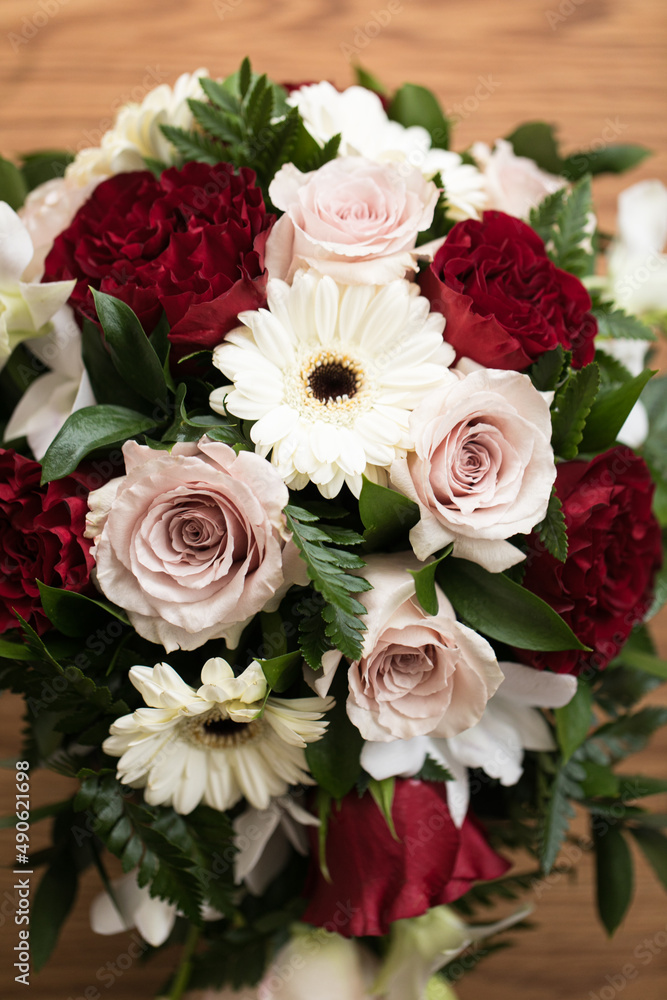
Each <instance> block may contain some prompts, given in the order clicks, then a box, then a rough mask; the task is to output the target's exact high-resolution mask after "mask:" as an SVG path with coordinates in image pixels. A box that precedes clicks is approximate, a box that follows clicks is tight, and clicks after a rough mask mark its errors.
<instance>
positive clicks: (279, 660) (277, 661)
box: [257, 649, 303, 694]
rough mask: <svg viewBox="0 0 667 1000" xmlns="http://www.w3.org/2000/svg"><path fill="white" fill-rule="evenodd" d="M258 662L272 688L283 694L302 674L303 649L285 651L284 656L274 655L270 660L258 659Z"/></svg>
mask: <svg viewBox="0 0 667 1000" xmlns="http://www.w3.org/2000/svg"><path fill="white" fill-rule="evenodd" d="M257 662H258V663H259V665H260V667H261V668H262V670H263V671H264V676H265V677H266V680H267V683H268V685H269V687H270V688H271V690H272V691H277V692H278V694H281V693H282V692H283V691H286V690H287V688H288V687H290V685H292V684H293V683H294V681H295V680H296V679H297V678H298V677H299V676H300V674H301V664H302V662H303V657H302V655H301V650H299V649H297V650H296V652H294V653H285V655H284V656H274V657H273V658H272V659H270V660H257Z"/></svg>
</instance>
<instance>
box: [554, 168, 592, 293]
mask: <svg viewBox="0 0 667 1000" xmlns="http://www.w3.org/2000/svg"><path fill="white" fill-rule="evenodd" d="M592 210H593V199H592V195H591V179H590V177H584V178H583V179H582V180H580V181H577V183H576V184H575V185H574V187H573V188H572V189H571V191H569V192H568V194H567V195H566V197H565V201H564V203H563V206H562V208H561V210H560V212H559V213H558V216H557V218H556V225H555V227H554V229H553V230H552V231H551V237H550V240H549V244H551V248H550V247H549V245H547V250H548V251H549V255H550V257H551V259H552V260H553V262H554V263H555V264H556V266H557V267H560V268H562V269H563V270H564V271H569V272H570V274H576V275H578V276H579V277H583V276H584V275H587V274H590V273H591V270H592V262H593V255H592V253H591V251H590V250H589V249H587V247H588V245H589V244H590V232H589V228H590V220H591V212H592Z"/></svg>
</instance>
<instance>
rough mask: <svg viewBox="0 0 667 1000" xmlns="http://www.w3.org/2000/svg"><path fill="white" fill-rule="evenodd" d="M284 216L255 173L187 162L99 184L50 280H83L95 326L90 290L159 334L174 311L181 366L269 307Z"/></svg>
mask: <svg viewBox="0 0 667 1000" xmlns="http://www.w3.org/2000/svg"><path fill="white" fill-rule="evenodd" d="M273 221H274V216H272V215H268V214H267V212H266V209H265V207H264V199H263V197H262V192H261V190H260V189H259V188H258V187H256V186H255V174H254V172H253V171H252V170H249V169H247V168H243V169H241V170H239V171H238V173H236V172H235V171H234V168H233V167H232V166H230V165H229V164H227V163H219V164H217V165H216V166H214V167H211V166H208V165H207V164H205V163H186V164H185V166H184V167H183V168H182V169H181V170H177V169H176V168H175V167H174V168H171V169H170V170H165V171H164V173H163V174H162V176H161V177H160V178H159V179H158V178H156V177H154V176H153V174H151V173H149V172H147V171H139V172H134V173H125V174H118V175H117V176H116V177H111V178H110V179H109V180H107V181H103V182H102V183H101V184H99V185H98V186H97V187H96V188H95V190H94V191H93V193H92V195H91V196H90V198H89V199H88V201H87V202H86V203H85V204H84V205H83V206H82V207H81V208H80V209H79V211H78V212H77V214H76V215H75V217H74V220H73V221H72V223H71V225H70V226H69V228H68V229H66V230H65V231H64V232H63V233H61V234H60V236H58V238H57V239H56V241H55V243H54V245H53V248H52V250H51V252H50V253H49V255H48V257H47V258H46V263H45V270H44V279H43V280H44V281H61V280H63V279H64V278H76V279H77V284H76V287H75V289H74V291H73V292H72V296H71V299H70V303H71V304H72V305H73V306H74V307H75V308H76V310H77V311H78V313H79V314H80V315H83V316H89V317H90V318H92V319H95V317H96V313H95V306H94V303H93V297H92V294H91V292H90V290H89V287H88V286H89V285H92V286H93V287H94V288H96V289H100V290H101V291H103V292H108V293H109V294H110V295H114V296H115V297H116V298H119V299H122V300H123V302H126V303H127V304H128V305H129V306H131V308H132V309H133V310H134V311H135V313H136V314H137V316H138V317H139V319H140V320H141V323H142V325H143V327H144V329H145V330H146V332H147V333H151V331H152V330H153V329H154V327H155V325H156V324H157V322H158V320H159V319H160V316H161V315H162V310H163V309H164V310H165V312H166V314H167V319H168V320H169V325H170V326H171V334H170V340H171V342H172V344H173V347H174V357H175V358H176V359H178V358H181V357H184V356H185V355H187V354H191V353H193V352H195V351H197V350H198V349H206V348H212V347H215V346H216V344H219V343H220V342H221V340H222V339H223V337H224V335H225V334H226V333H228V332H229V330H231V329H232V327H233V326H235V325H236V322H237V316H238V314H239V313H240V312H242V311H243V310H244V309H257V308H258V307H260V306H262V305H264V304H265V290H266V278H267V274H266V271H265V269H264V246H265V243H266V239H267V237H268V235H269V231H270V229H271V226H272V224H273Z"/></svg>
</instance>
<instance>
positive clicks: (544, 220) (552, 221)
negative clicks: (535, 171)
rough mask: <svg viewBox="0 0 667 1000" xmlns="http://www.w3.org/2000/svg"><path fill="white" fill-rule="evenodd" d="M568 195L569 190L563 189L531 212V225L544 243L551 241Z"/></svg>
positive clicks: (549, 196)
mask: <svg viewBox="0 0 667 1000" xmlns="http://www.w3.org/2000/svg"><path fill="white" fill-rule="evenodd" d="M566 195H567V189H566V188H565V187H563V188H561V189H560V190H559V191H554V192H552V193H551V194H548V195H547V196H546V198H543V199H542V201H541V202H540V203H539V205H537V207H536V208H531V210H530V214H529V216H528V219H529V222H530V225H531V227H532V228H533V229H534V230H535V232H536V233H537V235H538V236H539V237H540V239H541V240H542V242H543V243H548V242H549V240H550V239H551V234H552V232H553V230H554V228H555V226H556V223H557V221H558V216H559V215H560V213H561V211H562V210H563V205H564V204H565V196H566Z"/></svg>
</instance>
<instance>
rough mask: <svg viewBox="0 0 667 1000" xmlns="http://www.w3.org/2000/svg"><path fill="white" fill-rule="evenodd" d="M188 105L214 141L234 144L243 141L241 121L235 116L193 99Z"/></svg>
mask: <svg viewBox="0 0 667 1000" xmlns="http://www.w3.org/2000/svg"><path fill="white" fill-rule="evenodd" d="M188 105H189V107H190V110H191V111H192V114H193V116H194V118H195V121H196V122H198V124H199V125H201V127H202V128H203V129H204V131H205V132H206V133H207V134H208V135H210V136H212V137H213V138H214V139H219V140H220V142H225V143H232V144H233V143H236V142H239V141H240V140H242V139H243V129H242V128H241V124H240V121H239V120H238V119H237V118H235V117H234V116H233V115H230V114H228V113H227V112H225V111H222V110H221V109H220V108H214V107H212V105H210V104H206V103H205V102H204V101H198V100H196V99H195V98H192V97H191V98H189V99H188Z"/></svg>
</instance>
